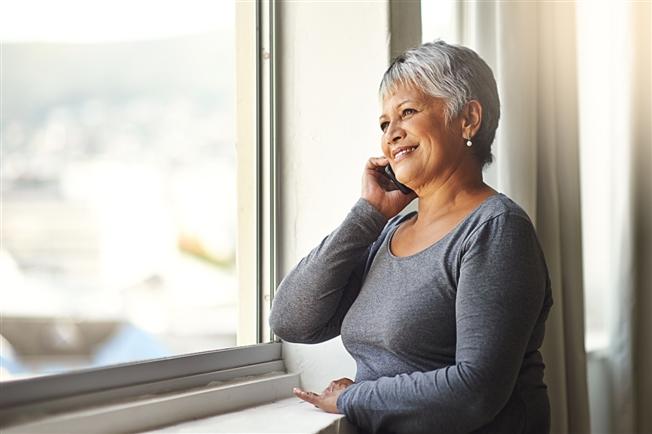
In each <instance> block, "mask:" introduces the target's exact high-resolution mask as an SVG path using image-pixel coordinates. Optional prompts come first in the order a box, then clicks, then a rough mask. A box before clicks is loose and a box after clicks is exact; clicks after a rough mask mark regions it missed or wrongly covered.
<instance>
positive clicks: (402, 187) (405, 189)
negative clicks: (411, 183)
mask: <svg viewBox="0 0 652 434" xmlns="http://www.w3.org/2000/svg"><path fill="white" fill-rule="evenodd" d="M385 175H386V176H387V177H388V178H389V179H390V180H391V181H392V182H393V183H394V185H395V186H396V188H398V189H399V190H401V193H403V194H410V193H413V191H412V190H411V189H410V187H408V186H407V185H405V184H401V183H400V182H398V179H396V176H395V175H394V171H393V170H392V166H390V165H389V164H388V165H387V166H385Z"/></svg>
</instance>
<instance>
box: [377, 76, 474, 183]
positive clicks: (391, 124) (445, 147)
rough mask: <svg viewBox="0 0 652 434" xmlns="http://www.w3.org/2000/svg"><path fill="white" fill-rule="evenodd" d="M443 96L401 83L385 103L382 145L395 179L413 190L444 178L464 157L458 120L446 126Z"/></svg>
mask: <svg viewBox="0 0 652 434" xmlns="http://www.w3.org/2000/svg"><path fill="white" fill-rule="evenodd" d="M445 108H446V107H445V103H444V99H443V98H435V97H433V96H430V95H427V94H424V93H423V92H421V91H420V90H418V89H414V88H412V87H404V86H400V87H398V88H397V90H396V91H395V92H394V93H392V94H390V95H388V96H387V97H386V98H385V99H384V100H383V102H382V115H381V116H380V128H381V130H382V131H383V133H382V139H381V142H382V143H381V147H382V150H383V154H384V155H385V157H387V159H388V160H389V161H390V164H391V166H392V168H393V169H394V173H395V174H396V178H397V179H398V180H399V181H401V182H402V183H403V184H406V185H408V186H409V187H410V188H412V189H413V190H418V189H419V188H421V187H423V186H425V185H426V184H428V183H431V182H436V181H437V180H443V179H445V178H446V177H447V174H449V173H451V172H452V171H453V170H455V169H456V168H457V167H458V166H459V165H460V163H461V162H462V160H463V159H464V157H465V148H466V146H464V139H463V137H462V130H461V125H460V123H459V121H458V120H457V119H453V120H451V122H450V123H449V125H446V119H445Z"/></svg>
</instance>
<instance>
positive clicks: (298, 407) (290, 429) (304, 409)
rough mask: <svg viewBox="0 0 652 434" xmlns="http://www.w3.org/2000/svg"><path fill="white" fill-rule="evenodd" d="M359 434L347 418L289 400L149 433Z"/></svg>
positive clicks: (296, 400) (293, 399) (295, 400)
mask: <svg viewBox="0 0 652 434" xmlns="http://www.w3.org/2000/svg"><path fill="white" fill-rule="evenodd" d="M207 432H210V433H252V432H255V433H304V434H317V433H319V434H355V433H357V430H356V429H355V427H354V426H353V425H352V424H350V423H349V422H348V421H347V420H346V418H345V417H344V415H341V414H331V413H325V412H323V411H321V410H319V409H317V408H315V407H313V406H312V405H310V404H308V403H306V402H303V401H301V400H299V399H297V398H294V397H292V398H286V399H282V400H280V401H275V402H271V403H267V404H263V405H258V406H256V407H252V408H247V409H244V410H240V411H235V412H232V413H226V414H221V415H219V416H214V417H209V418H205V419H201V420H195V421H192V422H185V423H181V424H177V425H173V426H169V427H166V428H162V429H157V430H153V431H148V432H147V434H167V433H207Z"/></svg>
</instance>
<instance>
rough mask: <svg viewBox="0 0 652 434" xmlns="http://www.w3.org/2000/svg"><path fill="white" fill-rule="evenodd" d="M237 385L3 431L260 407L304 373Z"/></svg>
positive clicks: (116, 428) (103, 426) (138, 427)
mask: <svg viewBox="0 0 652 434" xmlns="http://www.w3.org/2000/svg"><path fill="white" fill-rule="evenodd" d="M242 380H244V381H240V382H234V384H233V383H232V384H219V385H209V386H208V387H204V388H200V389H195V390H190V391H185V392H176V393H171V394H166V395H163V396H155V397H148V396H145V397H142V398H141V399H136V400H128V401H126V402H122V403H115V404H111V405H104V406H98V407H93V408H88V409H83V410H78V411H71V412H68V413H63V414H59V415H56V416H51V417H46V418H44V419H41V420H37V421H33V422H28V423H22V424H18V425H13V426H8V427H3V430H2V433H3V434H18V433H34V432H47V433H67V434H70V433H116V432H136V431H145V430H151V429H155V428H157V427H164V426H169V425H172V424H175V423H179V422H181V421H188V420H193V419H199V418H206V417H210V416H214V415H216V414H224V413H227V412H233V411H237V410H240V409H243V408H248V407H251V406H257V405H261V404H265V403H269V402H273V401H277V400H279V399H283V398H287V397H288V396H290V395H291V394H292V392H291V391H292V388H293V387H296V386H298V385H299V374H296V373H291V374H286V373H269V374H265V375H261V376H259V377H257V378H254V379H251V378H245V379H242Z"/></svg>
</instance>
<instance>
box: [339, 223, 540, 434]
mask: <svg viewBox="0 0 652 434" xmlns="http://www.w3.org/2000/svg"><path fill="white" fill-rule="evenodd" d="M461 252H462V253H461V255H460V258H459V265H458V266H459V278H458V281H457V287H456V295H455V300H454V303H455V325H456V327H455V336H456V341H455V363H454V364H453V365H451V366H446V367H443V368H440V369H435V370H432V371H426V372H412V373H405V374H399V375H396V376H388V377H380V378H378V379H376V380H370V381H361V382H359V383H355V384H353V385H351V386H350V387H348V388H347V389H346V390H345V391H344V392H343V393H342V394H341V395H340V397H339V399H338V403H337V404H338V409H339V410H340V411H342V412H343V413H345V414H346V416H347V417H348V418H349V419H350V420H351V421H352V422H354V423H355V424H356V425H358V426H360V427H362V428H364V429H367V430H370V431H373V432H377V431H387V432H397V433H420V432H422V433H431V434H432V433H449V434H450V433H467V432H471V431H473V430H475V429H478V428H480V427H482V426H483V425H486V424H487V423H489V422H491V421H492V419H494V417H495V416H496V415H497V414H498V413H499V412H500V411H501V409H503V407H505V405H506V404H507V402H508V400H509V399H510V396H511V395H512V393H513V391H514V388H515V384H516V381H517V378H518V376H519V371H520V370H521V367H522V365H523V361H524V358H525V356H526V353H529V352H536V349H537V348H538V347H539V346H540V344H541V339H542V337H543V331H542V330H539V329H538V328H543V323H544V321H545V316H547V308H548V307H549V306H547V305H546V303H547V301H546V292H547V288H548V287H549V279H548V274H547V269H546V265H545V261H544V259H543V254H542V253H541V250H540V247H539V244H538V241H537V238H536V235H535V232H534V228H533V227H532V225H531V223H530V222H529V221H528V220H527V219H526V218H523V217H522V216H517V215H512V214H509V213H505V214H500V215H498V216H495V217H493V218H491V219H490V220H488V221H486V222H484V223H483V224H482V225H480V226H479V227H477V228H476V229H475V230H474V231H472V232H471V233H470V234H469V236H468V237H467V238H466V239H465V240H464V242H463V244H462V248H461ZM424 272H428V271H427V269H424ZM431 327H435V328H436V327H438V325H437V324H431ZM535 329H537V333H535V334H536V336H537V337H535V338H533V337H532V336H533V331H534V330H535ZM539 336H540V338H539ZM405 339H418V337H415V336H411V337H406V338H405ZM500 432H503V431H500ZM505 432H508V431H505Z"/></svg>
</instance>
